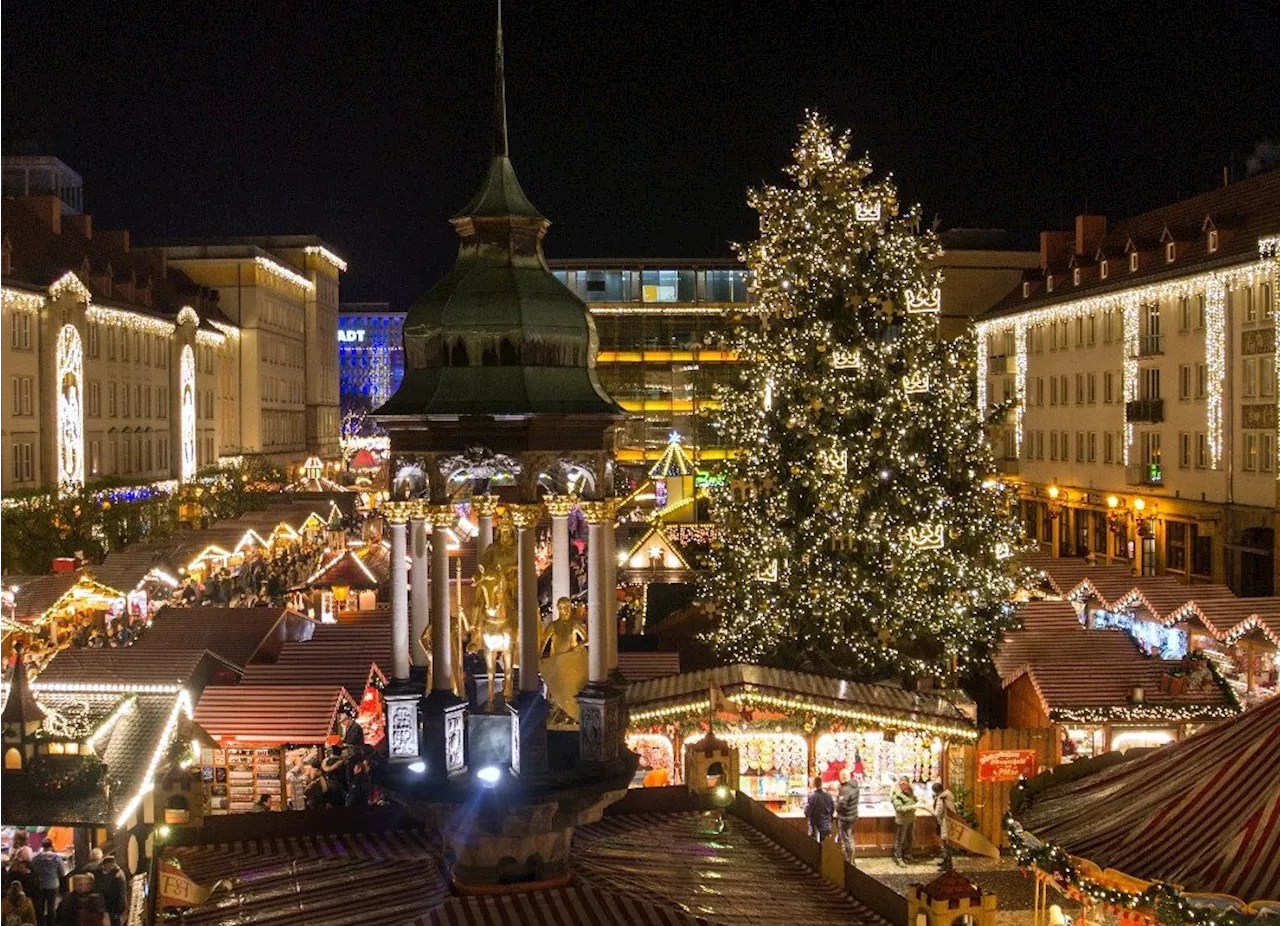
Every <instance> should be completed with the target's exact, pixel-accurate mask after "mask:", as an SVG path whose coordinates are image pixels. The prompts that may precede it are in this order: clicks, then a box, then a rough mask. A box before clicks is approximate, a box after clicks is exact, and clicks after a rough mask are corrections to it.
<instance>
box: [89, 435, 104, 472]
mask: <svg viewBox="0 0 1280 926" xmlns="http://www.w3.org/2000/svg"><path fill="white" fill-rule="evenodd" d="M101 472H102V441H100V440H92V441H89V475H90V476H97V475H98V474H100V473H101Z"/></svg>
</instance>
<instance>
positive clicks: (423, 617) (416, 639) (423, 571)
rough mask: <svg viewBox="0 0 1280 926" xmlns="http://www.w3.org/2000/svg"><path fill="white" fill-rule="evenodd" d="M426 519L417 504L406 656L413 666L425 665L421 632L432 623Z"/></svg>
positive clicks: (411, 523)
mask: <svg viewBox="0 0 1280 926" xmlns="http://www.w3.org/2000/svg"><path fill="white" fill-rule="evenodd" d="M427 536H428V532H427V521H426V511H425V506H423V505H418V506H416V507H415V508H414V510H413V512H412V513H411V515H410V517H409V555H410V556H411V558H412V560H413V568H412V570H411V571H410V572H409V582H410V587H409V659H410V661H411V662H412V663H413V664H414V665H415V666H425V665H426V664H427V651H426V650H425V649H424V648H423V644H422V635H423V634H424V633H425V632H426V629H427V625H428V624H430V623H431V602H430V599H429V597H428V594H427V588H428V582H427V545H428V541H427Z"/></svg>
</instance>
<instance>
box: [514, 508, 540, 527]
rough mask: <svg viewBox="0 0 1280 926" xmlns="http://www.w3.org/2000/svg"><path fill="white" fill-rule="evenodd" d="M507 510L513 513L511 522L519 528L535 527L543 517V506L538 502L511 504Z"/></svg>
mask: <svg viewBox="0 0 1280 926" xmlns="http://www.w3.org/2000/svg"><path fill="white" fill-rule="evenodd" d="M507 510H508V511H509V512H510V513H511V523H513V524H514V525H515V526H516V528H517V529H522V528H529V527H534V526H535V525H537V523H538V520H539V519H540V518H541V517H542V506H541V505H537V504H530V505H510V506H508V509H507Z"/></svg>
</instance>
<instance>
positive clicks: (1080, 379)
mask: <svg viewBox="0 0 1280 926" xmlns="http://www.w3.org/2000/svg"><path fill="white" fill-rule="evenodd" d="M1076 404H1077V405H1083V404H1084V374H1083V373H1077V374H1076Z"/></svg>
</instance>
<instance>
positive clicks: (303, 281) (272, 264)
mask: <svg viewBox="0 0 1280 926" xmlns="http://www.w3.org/2000/svg"><path fill="white" fill-rule="evenodd" d="M253 262H254V263H255V264H257V265H258V266H259V267H261V268H262V269H263V270H265V271H266V272H267V273H269V274H271V275H272V276H275V277H279V278H280V279H282V280H284V281H285V282H287V283H292V284H293V285H294V286H297V287H300V288H301V289H303V290H305V291H306V292H312V291H314V290H315V288H316V286H315V284H314V283H312V282H311V281H310V280H308V279H307V278H306V277H304V276H303V275H302V274H300V273H297V272H296V271H293V270H290V269H289V268H288V267H286V266H285V265H284V264H281V263H277V262H276V261H274V260H272V259H271V258H269V257H255V258H254V259H253Z"/></svg>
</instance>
